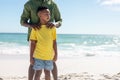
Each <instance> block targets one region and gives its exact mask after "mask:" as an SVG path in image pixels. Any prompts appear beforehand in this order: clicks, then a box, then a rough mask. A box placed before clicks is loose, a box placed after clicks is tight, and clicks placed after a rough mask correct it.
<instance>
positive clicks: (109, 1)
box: [98, 0, 120, 11]
mask: <svg viewBox="0 0 120 80" xmlns="http://www.w3.org/2000/svg"><path fill="white" fill-rule="evenodd" d="M98 3H99V4H100V5H101V6H103V7H105V8H108V9H111V10H114V11H120V0H98Z"/></svg>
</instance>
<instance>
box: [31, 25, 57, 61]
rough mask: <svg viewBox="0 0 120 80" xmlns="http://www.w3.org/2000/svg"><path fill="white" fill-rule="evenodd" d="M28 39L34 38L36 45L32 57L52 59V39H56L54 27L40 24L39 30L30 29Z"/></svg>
mask: <svg viewBox="0 0 120 80" xmlns="http://www.w3.org/2000/svg"><path fill="white" fill-rule="evenodd" d="M30 40H36V41H37V43H36V47H35V51H34V54H33V57H34V58H37V59H42V60H53V57H54V50H53V40H56V28H55V27H53V28H52V29H50V28H47V27H46V25H41V28H40V29H39V30H34V29H32V31H31V35H30Z"/></svg>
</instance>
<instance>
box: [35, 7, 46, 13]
mask: <svg viewBox="0 0 120 80" xmlns="http://www.w3.org/2000/svg"><path fill="white" fill-rule="evenodd" d="M45 9H48V8H47V7H45V6H40V7H38V9H37V13H38V12H39V11H42V10H45Z"/></svg>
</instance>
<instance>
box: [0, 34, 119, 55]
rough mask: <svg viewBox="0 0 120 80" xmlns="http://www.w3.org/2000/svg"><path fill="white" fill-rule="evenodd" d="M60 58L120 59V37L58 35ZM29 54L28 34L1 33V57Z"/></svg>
mask: <svg viewBox="0 0 120 80" xmlns="http://www.w3.org/2000/svg"><path fill="white" fill-rule="evenodd" d="M57 47H58V55H59V56H60V57H95V56H97V57H101V56H102V57H112V56H118V57H120V35H104V34H57ZM1 54H6V55H17V54H23V55H26V54H27V55H28V54H29V42H28V41H27V34H26V33H0V55H1Z"/></svg>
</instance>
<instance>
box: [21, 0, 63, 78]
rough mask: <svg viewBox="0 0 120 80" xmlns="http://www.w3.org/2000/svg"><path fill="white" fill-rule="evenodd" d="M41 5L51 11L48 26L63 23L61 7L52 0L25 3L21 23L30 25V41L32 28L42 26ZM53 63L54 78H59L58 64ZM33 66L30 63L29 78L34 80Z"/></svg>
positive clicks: (57, 25)
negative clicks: (39, 13) (39, 15)
mask: <svg viewBox="0 0 120 80" xmlns="http://www.w3.org/2000/svg"><path fill="white" fill-rule="evenodd" d="M39 6H46V7H48V8H49V10H50V12H51V14H50V15H51V19H50V22H49V23H48V24H47V27H50V28H51V27H53V26H56V27H57V28H59V27H60V26H61V23H62V19H61V15H60V12H59V9H58V7H57V5H56V4H55V3H54V2H53V1H52V0H29V1H28V2H26V3H25V5H24V9H23V13H22V15H21V20H20V23H21V25H22V26H25V27H28V38H27V40H28V41H29V36H30V32H31V28H34V29H39V28H40V27H39V25H40V24H39V17H38V16H37V9H38V7H39ZM51 22H55V23H54V24H53V23H51ZM30 44H31V43H30ZM30 47H31V46H30ZM53 64H54V68H53V70H52V74H53V78H54V80H57V74H58V73H57V66H56V63H55V62H54V63H53ZM32 67H33V65H32V64H30V66H29V71H28V80H33V76H34V70H33V68H32Z"/></svg>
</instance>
